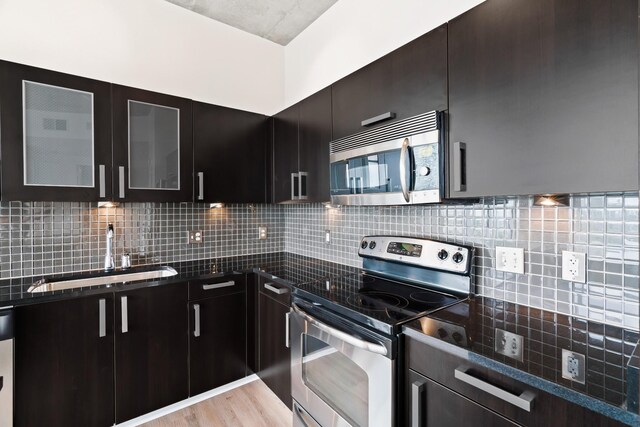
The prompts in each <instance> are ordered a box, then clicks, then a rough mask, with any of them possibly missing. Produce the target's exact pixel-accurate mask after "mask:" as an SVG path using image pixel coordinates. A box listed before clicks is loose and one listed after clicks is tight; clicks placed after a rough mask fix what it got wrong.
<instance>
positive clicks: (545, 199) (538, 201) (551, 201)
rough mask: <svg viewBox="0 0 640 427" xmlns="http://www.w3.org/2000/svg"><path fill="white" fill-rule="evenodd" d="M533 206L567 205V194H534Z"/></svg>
mask: <svg viewBox="0 0 640 427" xmlns="http://www.w3.org/2000/svg"><path fill="white" fill-rule="evenodd" d="M533 206H569V195H568V194H536V195H535V196H534V197H533Z"/></svg>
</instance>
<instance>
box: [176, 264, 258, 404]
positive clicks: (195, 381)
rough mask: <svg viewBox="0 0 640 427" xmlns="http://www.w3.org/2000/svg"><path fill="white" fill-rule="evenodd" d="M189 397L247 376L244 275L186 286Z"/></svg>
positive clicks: (200, 281) (197, 282) (198, 281)
mask: <svg viewBox="0 0 640 427" xmlns="http://www.w3.org/2000/svg"><path fill="white" fill-rule="evenodd" d="M189 299H190V300H191V301H190V302H189V322H190V326H189V362H190V364H189V394H190V395H191V396H195V395H196V394H200V393H203V392H205V391H208V390H211V389H213V388H215V387H219V386H221V385H224V384H228V383H230V382H232V381H235V380H238V379H240V378H243V377H245V376H246V374H247V362H246V361H247V345H246V342H247V341H246V336H247V321H246V319H247V316H246V315H245V312H246V285H245V275H244V274H236V275H228V276H224V277H221V278H216V279H214V280H197V281H194V282H191V283H190V284H189Z"/></svg>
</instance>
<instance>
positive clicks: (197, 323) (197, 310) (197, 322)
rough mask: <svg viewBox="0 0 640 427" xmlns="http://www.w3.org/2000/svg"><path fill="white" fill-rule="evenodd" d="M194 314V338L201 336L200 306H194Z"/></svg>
mask: <svg viewBox="0 0 640 427" xmlns="http://www.w3.org/2000/svg"><path fill="white" fill-rule="evenodd" d="M193 314H194V319H195V321H194V322H193V323H194V326H193V336H194V337H199V336H200V304H193Z"/></svg>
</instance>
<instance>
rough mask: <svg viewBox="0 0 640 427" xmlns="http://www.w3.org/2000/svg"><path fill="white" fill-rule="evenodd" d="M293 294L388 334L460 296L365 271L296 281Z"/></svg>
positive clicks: (455, 300)
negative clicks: (301, 282) (306, 281)
mask: <svg viewBox="0 0 640 427" xmlns="http://www.w3.org/2000/svg"><path fill="white" fill-rule="evenodd" d="M294 295H297V296H299V297H301V298H303V299H306V300H310V301H311V302H313V303H315V304H319V305H322V306H325V307H326V308H328V309H330V310H332V311H335V312H337V313H340V314H342V315H343V316H346V317H348V318H350V319H352V320H355V321H357V322H360V323H363V324H365V325H367V326H370V327H373V328H374V329H377V330H379V331H381V332H384V333H387V334H390V335H395V334H396V333H397V332H399V330H400V325H402V324H404V323H406V322H409V321H411V320H414V319H416V318H418V317H420V316H423V315H425V314H428V313H432V312H434V311H435V310H438V309H440V308H443V307H446V306H449V305H451V304H453V303H455V302H457V301H459V300H460V299H461V298H460V297H457V296H454V295H449V294H445V293H441V292H437V291H433V290H430V289H427V288H424V287H418V286H413V285H409V284H405V283H400V282H395V281H392V280H388V279H384V278H381V277H377V276H373V275H370V274H366V273H356V274H348V275H344V276H339V277H326V278H322V279H317V280H314V281H311V282H308V283H303V284H299V285H297V286H296V288H295V289H294Z"/></svg>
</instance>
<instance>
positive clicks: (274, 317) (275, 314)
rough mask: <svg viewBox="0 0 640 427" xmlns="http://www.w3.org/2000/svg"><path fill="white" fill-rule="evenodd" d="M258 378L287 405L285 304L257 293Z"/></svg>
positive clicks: (288, 366) (288, 361)
mask: <svg viewBox="0 0 640 427" xmlns="http://www.w3.org/2000/svg"><path fill="white" fill-rule="evenodd" d="M259 313H260V325H259V328H260V329H259V341H260V344H259V354H260V356H259V364H260V371H259V372H258V375H259V377H260V378H261V379H262V381H264V383H265V384H266V385H267V386H268V387H269V388H270V389H271V390H272V391H273V392H274V393H275V394H276V395H277V396H278V397H279V398H280V400H281V401H282V402H284V404H285V405H287V407H289V408H291V403H292V400H291V351H290V350H289V347H288V338H287V333H288V327H287V322H288V321H289V318H288V315H287V314H288V313H289V307H288V306H286V305H283V304H280V303H279V302H277V301H275V300H273V299H271V297H268V296H267V295H265V294H263V293H262V292H260V293H259Z"/></svg>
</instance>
